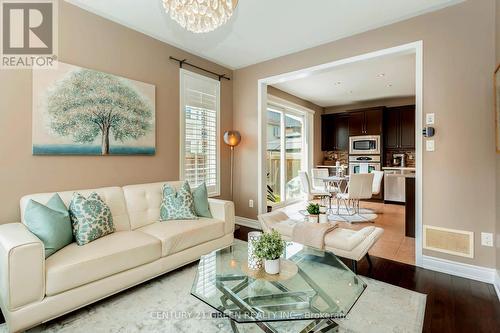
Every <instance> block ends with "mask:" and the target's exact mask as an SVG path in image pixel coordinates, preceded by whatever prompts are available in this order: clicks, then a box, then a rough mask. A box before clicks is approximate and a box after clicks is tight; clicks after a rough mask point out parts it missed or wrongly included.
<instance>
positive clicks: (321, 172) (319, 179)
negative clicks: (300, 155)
mask: <svg viewBox="0 0 500 333" xmlns="http://www.w3.org/2000/svg"><path fill="white" fill-rule="evenodd" d="M311 175H312V188H313V190H326V185H325V181H324V180H323V179H324V178H326V177H328V176H329V175H330V173H329V172H328V169H325V168H315V169H311Z"/></svg>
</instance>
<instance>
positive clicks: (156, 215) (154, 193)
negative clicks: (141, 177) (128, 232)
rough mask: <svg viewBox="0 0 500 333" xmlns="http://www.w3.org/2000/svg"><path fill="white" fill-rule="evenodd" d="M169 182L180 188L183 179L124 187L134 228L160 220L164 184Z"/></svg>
mask: <svg viewBox="0 0 500 333" xmlns="http://www.w3.org/2000/svg"><path fill="white" fill-rule="evenodd" d="M166 183H168V184H169V185H171V186H173V187H174V188H176V189H178V188H180V187H181V185H182V184H183V182H182V181H173V182H159V183H149V184H139V185H128V186H124V187H123V194H124V195H125V201H126V202H127V210H128V215H129V217H130V225H131V227H132V230H135V229H137V228H140V227H143V226H145V225H148V224H151V223H155V222H158V220H159V219H160V205H161V198H162V188H163V185H164V184H166Z"/></svg>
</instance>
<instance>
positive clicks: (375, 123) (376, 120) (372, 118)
mask: <svg viewBox="0 0 500 333" xmlns="http://www.w3.org/2000/svg"><path fill="white" fill-rule="evenodd" d="M383 111H384V109H383V108H376V109H370V110H367V111H365V134H366V135H381V134H382V122H383V117H384V113H383Z"/></svg>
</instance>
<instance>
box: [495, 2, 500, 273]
mask: <svg viewBox="0 0 500 333" xmlns="http://www.w3.org/2000/svg"><path fill="white" fill-rule="evenodd" d="M495 16H496V29H495V46H496V57H495V58H496V65H499V64H500V0H496V1H495ZM495 155H496V237H495V246H496V266H497V274H499V275H500V154H499V153H496V154H495Z"/></svg>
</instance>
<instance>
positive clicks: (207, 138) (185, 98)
mask: <svg viewBox="0 0 500 333" xmlns="http://www.w3.org/2000/svg"><path fill="white" fill-rule="evenodd" d="M180 83H181V89H180V93H181V156H180V160H181V165H180V167H181V179H186V180H188V181H189V185H191V187H192V188H195V187H197V186H198V185H200V184H201V183H203V182H205V183H206V184H207V189H208V193H209V195H211V196H217V195H220V175H219V116H220V82H219V81H217V80H213V79H211V78H208V77H206V76H202V75H199V74H196V73H193V72H190V71H186V70H184V69H181V79H180Z"/></svg>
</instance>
